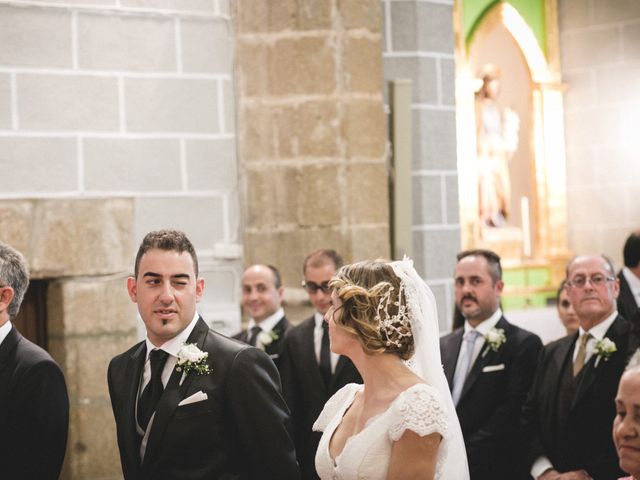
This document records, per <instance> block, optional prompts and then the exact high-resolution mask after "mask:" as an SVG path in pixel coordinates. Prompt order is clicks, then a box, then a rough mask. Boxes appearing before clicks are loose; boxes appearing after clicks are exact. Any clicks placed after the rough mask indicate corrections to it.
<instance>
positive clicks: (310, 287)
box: [302, 281, 331, 293]
mask: <svg viewBox="0 0 640 480" xmlns="http://www.w3.org/2000/svg"><path fill="white" fill-rule="evenodd" d="M302 288H304V289H305V290H306V291H307V292H309V293H316V292H317V291H318V290H322V293H329V292H330V291H331V287H330V286H329V282H322V283H321V284H320V285H318V284H317V283H315V282H305V281H303V282H302Z"/></svg>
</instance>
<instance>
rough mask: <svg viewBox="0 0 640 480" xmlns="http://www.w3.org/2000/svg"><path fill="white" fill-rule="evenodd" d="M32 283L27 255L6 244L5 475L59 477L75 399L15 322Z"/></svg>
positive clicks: (1, 391) (0, 388)
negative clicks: (71, 408)
mask: <svg viewBox="0 0 640 480" xmlns="http://www.w3.org/2000/svg"><path fill="white" fill-rule="evenodd" d="M28 286H29V271H28V269H27V265H26V263H25V261H24V258H23V257H22V255H21V254H20V253H18V252H17V251H16V250H14V249H13V248H11V247H9V246H8V245H5V244H4V243H0V477H1V478H7V479H27V480H32V479H33V480H49V479H57V478H58V476H59V475H60V470H61V469H62V462H63V460H64V452H65V448H66V445H67V430H68V426H69V398H68V396H67V387H66V385H65V382H64V377H63V375H62V371H61V370H60V367H58V365H57V364H56V362H55V361H54V360H53V359H52V358H51V356H50V355H49V354H48V353H47V352H45V351H44V350H43V349H42V348H40V347H39V346H37V345H34V344H33V343H31V342H30V341H29V340H27V339H26V338H24V337H23V336H22V335H20V333H18V331H17V330H16V328H15V327H14V326H13V325H12V324H11V320H12V319H13V318H15V316H16V315H17V313H18V310H19V308H20V304H21V303H22V299H23V298H24V293H25V292H26V291H27V287H28Z"/></svg>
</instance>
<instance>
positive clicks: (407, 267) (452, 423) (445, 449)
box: [391, 257, 469, 480]
mask: <svg viewBox="0 0 640 480" xmlns="http://www.w3.org/2000/svg"><path fill="white" fill-rule="evenodd" d="M391 267H392V268H393V271H394V273H395V274H396V276H397V277H398V278H399V279H400V280H401V282H402V284H403V286H404V291H405V297H406V300H407V306H408V307H409V314H410V319H411V330H412V331H413V337H414V342H415V354H414V356H413V357H412V358H411V359H410V360H409V361H408V362H407V365H408V366H409V367H410V368H411V369H412V370H413V371H414V372H415V373H416V374H417V375H418V376H420V377H421V378H422V379H423V380H424V381H425V382H426V383H427V384H429V385H431V386H432V387H434V388H436V389H437V390H438V391H439V392H440V395H441V397H442V399H443V401H444V407H445V409H446V413H447V415H448V417H449V418H448V422H447V423H448V425H449V426H448V429H447V433H446V435H445V436H444V438H443V440H442V444H441V446H440V448H441V449H442V460H443V461H442V462H441V464H440V465H439V466H438V470H437V471H438V473H439V474H440V475H439V477H440V478H442V479H443V480H467V479H468V478H469V467H468V465H467V454H466V451H465V448H464V440H463V437H462V430H461V429H460V422H459V421H458V416H457V415H456V408H455V406H454V404H453V400H452V399H451V393H450V391H449V385H448V383H447V379H446V377H445V376H444V370H443V368H442V360H441V358H440V332H439V328H438V311H437V308H436V301H435V298H434V296H433V293H432V292H431V289H430V288H429V287H428V286H427V284H426V283H425V282H424V280H422V278H421V277H420V276H419V275H418V272H416V270H415V268H413V261H412V260H410V259H408V258H407V257H405V258H404V259H403V260H402V261H397V262H392V263H391Z"/></svg>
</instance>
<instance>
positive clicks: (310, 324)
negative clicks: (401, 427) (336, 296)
mask: <svg viewBox="0 0 640 480" xmlns="http://www.w3.org/2000/svg"><path fill="white" fill-rule="evenodd" d="M315 326H316V322H315V318H314V316H311V318H307V319H306V320H304V321H303V322H302V323H300V325H297V326H295V327H292V328H290V329H289V330H288V331H287V334H286V336H285V339H284V345H283V347H282V358H281V364H280V374H281V375H282V391H283V393H284V399H285V401H286V402H287V405H289V408H290V409H291V418H292V419H293V425H294V432H295V445H296V454H297V456H298V461H299V462H300V468H301V470H302V478H303V479H304V480H313V479H317V478H318V475H317V474H316V469H315V456H316V450H317V448H318V443H319V442H320V437H321V436H322V433H321V432H313V431H312V427H313V423H314V422H315V421H316V419H317V418H318V415H320V412H322V409H323V407H324V404H325V403H326V402H327V400H329V398H331V396H332V395H333V394H334V393H336V392H337V391H338V390H340V388H342V387H343V386H345V385H346V384H348V383H362V378H361V377H360V374H359V373H358V371H357V370H356V367H355V366H354V365H353V363H352V362H351V360H349V359H348V358H347V357H343V356H341V357H340V359H339V360H338V363H337V365H336V370H335V372H334V373H333V375H332V377H331V383H330V384H329V388H328V389H327V387H326V386H325V384H324V381H323V380H322V376H321V374H320V367H319V365H318V360H317V359H316V352H315V345H314V330H315Z"/></svg>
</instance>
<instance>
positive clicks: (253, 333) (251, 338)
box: [249, 325, 262, 347]
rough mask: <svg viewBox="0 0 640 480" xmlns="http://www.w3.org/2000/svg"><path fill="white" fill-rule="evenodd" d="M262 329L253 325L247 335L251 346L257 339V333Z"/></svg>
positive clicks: (254, 344)
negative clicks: (249, 333)
mask: <svg viewBox="0 0 640 480" xmlns="http://www.w3.org/2000/svg"><path fill="white" fill-rule="evenodd" d="M261 331H262V329H261V328H260V327H259V326H257V325H256V326H255V327H253V328H252V329H251V335H249V345H251V346H252V347H255V346H256V342H257V341H258V334H259V333H260V332H261Z"/></svg>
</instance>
